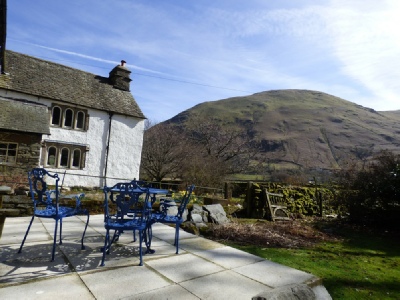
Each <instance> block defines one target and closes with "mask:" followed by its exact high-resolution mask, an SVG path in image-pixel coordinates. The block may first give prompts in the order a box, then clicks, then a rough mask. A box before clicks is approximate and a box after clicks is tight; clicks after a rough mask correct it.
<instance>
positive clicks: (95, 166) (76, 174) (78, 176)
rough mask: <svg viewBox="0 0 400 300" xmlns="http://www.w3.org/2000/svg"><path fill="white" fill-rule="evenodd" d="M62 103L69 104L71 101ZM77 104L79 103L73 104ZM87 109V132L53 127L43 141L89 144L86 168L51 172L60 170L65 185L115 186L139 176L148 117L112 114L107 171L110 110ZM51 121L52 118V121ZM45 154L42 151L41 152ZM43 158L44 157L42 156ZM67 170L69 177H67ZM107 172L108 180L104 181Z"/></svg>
mask: <svg viewBox="0 0 400 300" xmlns="http://www.w3.org/2000/svg"><path fill="white" fill-rule="evenodd" d="M0 96H4V97H7V98H16V99H26V100H29V101H34V102H37V103H41V104H45V105H47V106H48V107H51V105H52V103H56V102H55V101H52V100H49V99H44V98H39V97H34V96H30V95H25V94H22V93H15V92H10V91H5V90H0ZM59 104H62V105H66V106H68V103H65V102H60V103H59ZM70 107H76V106H72V105H71V106H70ZM82 109H86V110H87V111H88V114H89V117H90V118H89V126H88V130H87V131H79V130H72V129H64V128H59V127H52V126H49V127H50V135H46V134H45V135H43V136H42V140H43V141H54V142H59V143H63V142H64V143H71V144H78V145H88V146H89V151H88V152H86V161H85V168H84V169H82V170H80V169H63V168H55V169H51V168H48V167H46V166H41V167H45V168H46V169H47V170H49V171H53V172H58V173H59V175H60V178H61V179H62V181H63V186H70V187H71V186H86V187H103V186H104V185H105V184H107V185H108V186H111V185H113V184H114V183H116V182H118V181H123V180H128V181H130V180H132V179H133V178H139V168H140V159H141V152H142V145H143V132H144V120H143V119H139V118H133V117H127V116H122V115H116V114H114V115H112V118H111V136H110V143H109V154H108V163H107V171H106V168H105V166H106V164H105V162H106V147H107V141H108V131H109V124H110V122H109V121H110V120H109V118H110V116H109V114H108V112H104V111H99V110H94V109H88V108H86V107H82ZM48 121H49V124H50V119H49V120H48ZM41 155H42V153H41ZM41 161H42V159H41ZM64 172H65V177H64ZM105 172H106V173H107V179H106V180H104V178H102V176H104V174H105Z"/></svg>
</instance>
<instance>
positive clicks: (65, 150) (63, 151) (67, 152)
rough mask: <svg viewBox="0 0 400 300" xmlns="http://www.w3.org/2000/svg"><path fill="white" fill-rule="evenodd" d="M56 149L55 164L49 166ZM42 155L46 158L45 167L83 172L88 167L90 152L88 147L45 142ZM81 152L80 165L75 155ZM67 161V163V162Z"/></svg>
mask: <svg viewBox="0 0 400 300" xmlns="http://www.w3.org/2000/svg"><path fill="white" fill-rule="evenodd" d="M51 149H54V152H55V155H54V156H55V161H54V164H49V158H50V151H51ZM42 151H43V152H42V155H43V157H44V158H45V159H44V163H43V165H44V166H46V167H49V168H54V169H75V170H83V169H84V168H85V166H86V163H85V160H86V152H87V151H89V147H88V146H87V145H77V144H67V143H59V142H53V141H44V147H43V150H42ZM77 151H78V152H79V156H78V164H77V163H76V157H75V156H74V155H75V153H77ZM65 160H66V161H65Z"/></svg>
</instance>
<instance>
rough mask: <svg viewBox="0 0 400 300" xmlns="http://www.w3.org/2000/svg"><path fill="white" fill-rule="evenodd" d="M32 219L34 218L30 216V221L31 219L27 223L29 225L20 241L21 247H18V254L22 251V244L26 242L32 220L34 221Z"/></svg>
mask: <svg viewBox="0 0 400 300" xmlns="http://www.w3.org/2000/svg"><path fill="white" fill-rule="evenodd" d="M34 218H35V216H34V215H33V216H32V219H31V221H30V223H29V225H28V229H27V230H26V233H25V236H24V239H23V240H22V243H21V246H20V247H19V250H18V253H21V251H22V247H23V246H24V244H25V240H26V237H27V236H28V233H29V230H31V226H32V223H33V219H34Z"/></svg>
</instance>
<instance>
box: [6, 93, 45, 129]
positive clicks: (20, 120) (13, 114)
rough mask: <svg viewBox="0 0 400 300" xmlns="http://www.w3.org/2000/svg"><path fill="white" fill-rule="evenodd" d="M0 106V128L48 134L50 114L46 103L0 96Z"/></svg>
mask: <svg viewBox="0 0 400 300" xmlns="http://www.w3.org/2000/svg"><path fill="white" fill-rule="evenodd" d="M0 107H1V113H0V129H6V130H16V131H22V132H29V133H41V134H50V128H49V119H50V116H49V110H48V108H47V106H46V105H43V104H33V103H27V102H24V101H16V100H8V99H5V98H2V97H0Z"/></svg>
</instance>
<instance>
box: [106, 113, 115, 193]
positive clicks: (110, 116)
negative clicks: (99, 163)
mask: <svg viewBox="0 0 400 300" xmlns="http://www.w3.org/2000/svg"><path fill="white" fill-rule="evenodd" d="M113 114H114V113H113V112H111V111H109V112H108V116H109V117H108V137H107V146H106V165H105V167H104V185H105V186H107V166H108V154H109V152H110V139H111V122H112V116H113Z"/></svg>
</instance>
